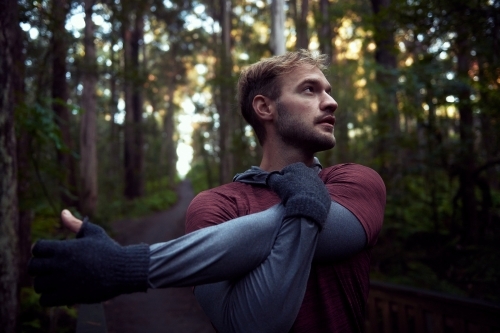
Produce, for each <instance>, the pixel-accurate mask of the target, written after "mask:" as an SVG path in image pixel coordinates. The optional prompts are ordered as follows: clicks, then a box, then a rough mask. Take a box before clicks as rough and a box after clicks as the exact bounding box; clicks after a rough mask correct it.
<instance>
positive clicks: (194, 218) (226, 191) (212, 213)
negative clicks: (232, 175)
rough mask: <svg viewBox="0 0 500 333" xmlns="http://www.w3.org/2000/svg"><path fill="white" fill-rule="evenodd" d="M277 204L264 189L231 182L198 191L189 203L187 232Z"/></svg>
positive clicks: (272, 195) (271, 193)
mask: <svg viewBox="0 0 500 333" xmlns="http://www.w3.org/2000/svg"><path fill="white" fill-rule="evenodd" d="M278 201H279V199H278V198H277V196H276V195H275V194H274V192H272V191H271V190H270V189H269V188H268V187H265V186H258V185H250V184H244V183H240V182H232V183H228V184H224V185H221V186H217V187H214V188H211V189H208V190H205V191H202V192H200V193H199V194H198V195H197V196H196V197H195V198H194V199H193V200H192V201H191V203H190V205H189V207H188V211H187V216H186V227H187V231H192V230H194V229H199V228H204V227H207V226H210V225H216V224H219V223H222V222H225V221H229V220H231V219H234V218H236V217H239V216H242V215H247V214H251V213H255V212H259V211H262V210H265V209H267V208H269V207H270V206H271V205H273V204H276V203H277V202H278Z"/></svg>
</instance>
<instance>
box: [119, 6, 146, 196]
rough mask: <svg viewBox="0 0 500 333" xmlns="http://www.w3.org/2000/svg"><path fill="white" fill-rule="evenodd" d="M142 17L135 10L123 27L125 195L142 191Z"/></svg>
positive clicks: (134, 194) (137, 193)
mask: <svg viewBox="0 0 500 333" xmlns="http://www.w3.org/2000/svg"><path fill="white" fill-rule="evenodd" d="M143 26H144V22H143V17H142V14H140V12H137V13H136V18H135V20H134V29H133V30H132V31H130V30H128V28H126V27H125V29H126V32H125V36H124V41H123V43H124V45H125V47H126V49H125V72H126V73H125V75H126V79H125V82H126V83H125V107H126V115H125V196H126V197H127V198H128V199H134V198H138V197H141V196H142V195H143V193H144V179H143V165H144V162H143V160H144V154H143V136H142V79H141V71H140V68H139V66H140V64H139V49H140V45H141V40H142V34H143Z"/></svg>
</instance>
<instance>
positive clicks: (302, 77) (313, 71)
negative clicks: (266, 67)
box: [281, 65, 330, 85]
mask: <svg viewBox="0 0 500 333" xmlns="http://www.w3.org/2000/svg"><path fill="white" fill-rule="evenodd" d="M281 80H282V82H283V84H285V85H287V84H289V85H299V84H301V83H303V82H313V81H318V83H322V84H325V85H330V83H329V82H328V80H327V79H326V77H325V74H324V73H323V72H322V71H321V70H320V69H319V68H318V67H316V66H313V65H301V66H297V67H295V68H294V69H292V70H291V71H290V72H288V73H286V74H284V75H283V76H282V78H281Z"/></svg>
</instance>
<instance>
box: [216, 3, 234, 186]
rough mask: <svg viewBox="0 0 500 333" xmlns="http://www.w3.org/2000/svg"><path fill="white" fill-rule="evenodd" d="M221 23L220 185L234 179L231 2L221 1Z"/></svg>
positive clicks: (219, 102) (219, 98)
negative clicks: (231, 97) (232, 151)
mask: <svg viewBox="0 0 500 333" xmlns="http://www.w3.org/2000/svg"><path fill="white" fill-rule="evenodd" d="M219 4H220V21H219V22H220V23H221V27H222V32H221V42H220V62H219V66H218V69H219V70H218V76H219V78H218V81H219V87H218V90H219V91H218V98H217V99H218V107H217V109H218V112H219V123H220V126H219V158H220V167H219V182H220V184H224V183H227V182H229V181H231V179H232V177H233V169H234V163H233V161H232V159H233V155H232V153H231V149H232V145H231V142H232V132H231V131H230V127H231V124H232V123H233V121H232V119H233V113H232V112H231V104H232V103H231V102H232V101H231V100H230V98H228V96H234V94H232V93H231V92H232V91H234V87H233V80H232V77H233V71H232V68H233V66H232V63H233V61H232V58H231V8H232V7H231V1H227V0H220V3H219Z"/></svg>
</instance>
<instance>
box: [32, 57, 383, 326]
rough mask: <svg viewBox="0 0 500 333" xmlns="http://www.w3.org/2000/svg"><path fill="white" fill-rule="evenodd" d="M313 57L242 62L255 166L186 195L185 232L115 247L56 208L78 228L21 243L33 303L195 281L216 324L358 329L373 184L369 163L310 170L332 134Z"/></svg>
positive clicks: (325, 87)
mask: <svg viewBox="0 0 500 333" xmlns="http://www.w3.org/2000/svg"><path fill="white" fill-rule="evenodd" d="M323 61H324V58H323V57H321V56H315V55H313V54H311V53H309V52H307V51H299V52H295V53H288V54H285V55H283V56H277V57H273V58H270V59H267V60H263V61H261V62H259V63H257V64H254V65H252V66H250V67H249V68H248V69H247V70H246V71H244V72H243V73H242V75H241V78H240V82H239V85H238V86H239V99H240V108H241V111H242V114H243V116H244V117H245V119H246V120H247V121H248V122H249V123H250V125H252V127H253V128H254V130H255V133H256V135H257V137H258V139H259V142H260V143H261V145H262V148H263V157H262V161H261V164H260V167H253V168H251V169H250V170H248V171H247V172H244V173H242V174H239V175H237V176H236V177H235V181H234V182H233V183H231V184H226V185H223V186H220V187H218V188H215V189H212V190H209V191H206V192H203V193H201V194H200V195H198V196H197V197H196V198H195V199H194V200H193V202H192V203H191V205H190V207H189V209H188V213H187V218H186V230H187V231H188V232H190V233H189V234H187V235H186V236H183V237H181V238H179V239H177V240H173V241H170V242H166V243H161V244H154V245H152V246H150V247H147V246H146V245H144V244H143V245H134V246H130V247H121V246H119V245H117V244H114V243H113V242H112V241H111V240H110V239H109V238H108V237H107V235H105V233H104V232H103V231H102V230H100V229H98V228H97V227H96V226H94V225H92V224H90V223H89V222H84V224H83V227H81V229H80V222H79V221H77V220H76V221H75V220H74V218H73V217H71V216H66V217H63V220H64V221H65V223H66V224H70V225H72V226H73V227H72V228H73V230H75V231H78V230H79V231H78V235H77V239H76V240H72V241H64V242H54V241H41V242H38V243H37V245H36V246H35V247H34V249H33V255H34V257H35V258H34V259H32V262H31V264H30V270H31V272H32V273H33V274H35V275H36V278H35V289H36V290H37V291H39V292H41V293H42V298H41V302H42V303H45V305H57V304H71V303H75V302H98V301H102V300H104V299H109V298H111V297H114V296H116V295H118V294H120V293H125V292H134V291H145V290H146V289H147V288H161V287H170V286H183V285H184V286H185V285H196V287H195V290H194V292H195V296H196V297H197V299H198V301H199V302H200V304H201V306H202V308H203V309H204V311H205V312H206V313H207V315H208V316H209V318H210V319H211V320H212V322H213V324H214V326H215V328H216V329H217V330H218V331H219V332H287V331H291V332H359V331H362V330H363V321H364V320H363V318H364V307H365V304H366V298H367V296H368V286H369V280H368V272H369V263H370V247H371V246H373V245H374V243H375V241H376V238H377V235H378V232H379V230H380V228H381V225H382V220H383V210H384V205H385V187H384V185H383V183H382V181H381V179H380V177H379V176H378V175H377V174H376V173H375V172H374V171H373V170H371V169H369V168H366V167H362V166H359V165H354V164H345V165H337V166H334V167H331V168H327V169H323V170H321V166H320V165H319V164H318V163H317V160H315V158H314V154H315V153H316V152H318V151H322V150H326V149H331V148H333V146H334V145H335V137H334V135H333V128H334V125H335V117H334V112H335V110H336V109H337V103H336V102H335V100H334V99H333V98H332V97H331V96H330V91H331V87H330V84H329V83H328V81H327V80H326V78H325V76H324V74H323V72H322V70H323V69H324V64H323ZM320 170H321V171H320ZM318 172H319V173H318ZM318 175H319V177H318ZM69 221H73V224H71V223H70V222H69ZM83 248H84V249H86V251H89V250H88V249H90V248H94V249H97V250H95V252H92V251H90V253H88V252H86V251H85V252H83V251H82V249H83ZM75 253H78V255H75ZM75 256H76V258H75ZM68 281H71V283H68ZM76 285H78V286H76Z"/></svg>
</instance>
